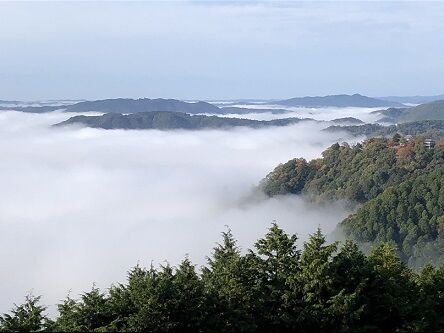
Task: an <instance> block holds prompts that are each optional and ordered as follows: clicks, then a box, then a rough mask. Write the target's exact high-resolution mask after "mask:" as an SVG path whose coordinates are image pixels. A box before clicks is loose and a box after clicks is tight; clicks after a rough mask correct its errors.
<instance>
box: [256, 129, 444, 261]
mask: <svg viewBox="0 0 444 333" xmlns="http://www.w3.org/2000/svg"><path fill="white" fill-rule="evenodd" d="M443 163H444V146H443V145H442V143H438V144H437V146H436V147H435V148H433V149H426V148H425V146H424V139H423V138H416V139H415V140H411V141H409V142H406V141H405V140H404V139H402V138H400V136H398V135H396V136H395V137H394V138H393V139H382V138H373V139H369V140H367V141H365V142H364V143H363V144H357V145H355V146H349V145H347V144H343V145H339V144H335V145H333V146H331V147H330V148H328V149H327V150H326V151H324V152H323V154H322V158H320V159H317V160H312V161H310V162H307V161H306V160H304V159H293V160H290V161H288V162H287V163H285V164H282V165H279V166H278V167H277V168H276V169H275V170H274V171H273V172H271V173H270V174H269V175H268V176H267V177H266V178H265V179H264V180H263V181H262V182H261V185H260V186H261V188H262V190H263V191H264V192H265V193H266V194H268V195H270V196H273V195H278V194H286V193H295V194H305V195H307V196H308V197H310V198H311V199H312V200H315V201H327V200H338V199H345V200H349V201H351V202H357V203H359V204H361V206H360V208H358V209H357V211H356V212H355V214H354V215H352V216H350V217H349V218H347V219H346V220H345V221H343V222H342V223H341V228H342V229H343V230H344V231H345V233H346V235H347V236H349V237H352V238H354V239H356V240H358V241H359V242H360V243H361V244H363V243H375V242H378V241H380V240H385V241H387V240H391V241H393V242H395V243H396V244H397V246H398V248H399V251H400V255H401V256H402V258H403V259H404V260H405V261H408V262H409V263H410V264H411V265H415V266H416V265H419V264H420V263H423V262H424V261H427V260H429V259H430V260H434V261H439V260H442V259H443V252H444V251H443V250H444V248H442V249H441V248H439V246H440V245H439V244H440V242H444V176H443V173H442V172H443V168H444V164H443Z"/></svg>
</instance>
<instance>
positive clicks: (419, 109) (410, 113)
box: [375, 100, 444, 123]
mask: <svg viewBox="0 0 444 333" xmlns="http://www.w3.org/2000/svg"><path fill="white" fill-rule="evenodd" d="M375 113H379V114H381V115H382V116H384V118H382V119H380V121H385V122H393V123H405V122H411V121H421V120H444V100H442V101H434V102H430V103H426V104H421V105H418V106H415V107H411V108H399V109H396V108H389V109H387V110H381V111H375Z"/></svg>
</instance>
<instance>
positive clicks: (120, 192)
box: [0, 112, 346, 312]
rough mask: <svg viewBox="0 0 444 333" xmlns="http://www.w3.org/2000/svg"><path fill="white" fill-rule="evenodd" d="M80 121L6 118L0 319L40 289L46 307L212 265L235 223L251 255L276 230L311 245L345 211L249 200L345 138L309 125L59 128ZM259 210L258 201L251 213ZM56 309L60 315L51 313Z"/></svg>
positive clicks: (0, 169) (1, 121) (58, 116)
mask: <svg viewBox="0 0 444 333" xmlns="http://www.w3.org/2000/svg"><path fill="white" fill-rule="evenodd" d="M73 115H74V114H63V113H59V112H53V113H46V114H27V113H21V112H0V154H1V156H2V163H1V164H0V184H2V185H1V187H0V243H1V247H0V261H1V262H2V274H1V280H0V282H1V283H0V295H1V297H0V312H5V311H7V310H8V309H9V308H10V307H11V306H12V304H13V303H14V302H16V303H18V302H21V301H22V299H23V296H24V295H25V294H26V293H27V292H29V291H31V290H32V291H33V292H34V294H43V295H44V299H43V301H44V302H45V303H46V304H54V303H56V302H58V301H59V300H60V299H62V298H64V297H65V296H66V294H67V293H68V291H69V290H71V291H72V292H71V295H72V296H73V297H76V296H77V295H78V294H79V293H80V292H81V291H83V290H87V289H89V288H90V287H91V285H92V283H93V282H97V285H98V286H99V287H107V286H109V284H111V283H112V282H117V281H123V280H124V279H125V276H126V271H127V270H128V269H129V268H130V267H132V266H134V265H135V264H137V263H138V262H139V263H140V264H141V265H144V266H145V265H149V264H150V263H151V262H153V263H154V264H159V263H162V262H164V261H165V260H168V261H169V262H170V263H171V264H176V263H178V262H179V261H180V260H181V259H183V258H184V256H185V255H186V254H188V255H189V257H190V259H191V260H192V261H193V262H194V263H196V264H199V265H201V264H204V263H205V256H206V255H209V254H210V252H211V249H212V247H213V246H214V245H215V242H218V241H220V232H221V231H224V230H226V227H225V226H226V225H228V226H229V227H230V228H231V229H232V231H233V233H234V235H235V236H236V238H237V239H238V240H239V245H240V246H241V247H242V248H243V249H246V248H248V247H251V246H252V244H253V242H254V241H255V240H256V239H257V238H258V237H261V236H262V235H264V234H265V233H266V228H268V227H269V226H270V223H271V222H272V221H273V220H276V221H277V222H278V224H279V225H280V226H281V227H283V228H285V230H286V231H287V232H292V233H297V234H298V235H299V237H300V238H301V240H305V239H306V238H307V235H308V233H312V232H313V231H314V230H315V228H316V227H317V226H318V225H320V226H321V227H322V228H323V229H324V231H325V232H330V231H332V230H333V228H334V227H335V225H336V224H337V222H338V221H340V220H341V219H342V218H343V217H345V216H346V212H345V210H344V209H343V208H342V207H341V205H340V204H337V205H332V206H328V207H323V208H316V207H312V206H310V205H308V204H306V203H304V202H303V200H301V199H300V198H299V197H296V196H287V197H280V198H272V199H265V198H263V199H262V200H256V201H248V200H247V201H246V200H245V198H246V197H248V196H249V195H250V194H251V190H252V189H253V188H254V187H255V186H256V185H257V184H258V182H259V181H260V180H261V179H262V178H263V177H264V176H265V175H266V174H267V173H268V172H270V171H271V170H272V169H273V168H274V167H275V166H276V165H277V164H278V163H280V162H285V161H287V160H288V159H290V158H293V157H305V158H307V159H312V158H315V157H318V156H320V153H321V152H322V151H323V150H324V149H325V148H326V147H328V146H329V145H331V144H332V143H333V142H335V140H336V137H337V136H338V134H331V133H323V132H321V131H320V130H321V129H322V126H320V125H318V124H315V123H311V122H310V123H305V122H304V123H301V124H297V125H294V126H288V127H279V128H278V127H276V128H266V129H260V130H253V129H245V128H238V129H234V130H230V131H221V130H208V131H169V132H165V131H157V130H149V131H143V130H142V131H135V130H132V131H125V130H112V131H107V130H100V129H90V128H82V129H79V128H50V125H51V124H54V123H57V122H60V121H63V120H65V119H67V118H68V117H71V116H73ZM247 202H248V203H247ZM51 311H54V307H52V309H51Z"/></svg>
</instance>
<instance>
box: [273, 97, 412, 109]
mask: <svg viewBox="0 0 444 333" xmlns="http://www.w3.org/2000/svg"><path fill="white" fill-rule="evenodd" d="M274 104H277V105H285V106H302V107H328V106H335V107H403V106H405V105H404V104H402V103H399V102H393V101H386V100H381V99H377V98H372V97H367V96H363V95H360V94H354V95H329V96H314V97H309V96H307V97H295V98H290V99H284V100H280V101H276V102H275V103H274Z"/></svg>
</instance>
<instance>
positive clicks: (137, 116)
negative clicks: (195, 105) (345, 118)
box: [56, 111, 314, 130]
mask: <svg viewBox="0 0 444 333" xmlns="http://www.w3.org/2000/svg"><path fill="white" fill-rule="evenodd" d="M300 121H314V120H312V119H300V118H285V119H275V120H269V121H259V120H251V119H241V118H225V117H217V116H204V115H189V114H186V113H182V112H167V111H164V112H141V113H134V114H128V115H122V114H118V113H108V114H105V115H103V116H75V117H71V118H69V119H68V120H66V121H63V122H61V123H59V124H56V126H65V125H74V124H78V125H83V126H88V127H94V128H103V129H161V130H168V129H194V130H195V129H211V128H213V129H214V128H229V127H238V126H245V127H252V128H262V127H267V126H286V125H290V124H296V123H298V122H300Z"/></svg>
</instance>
